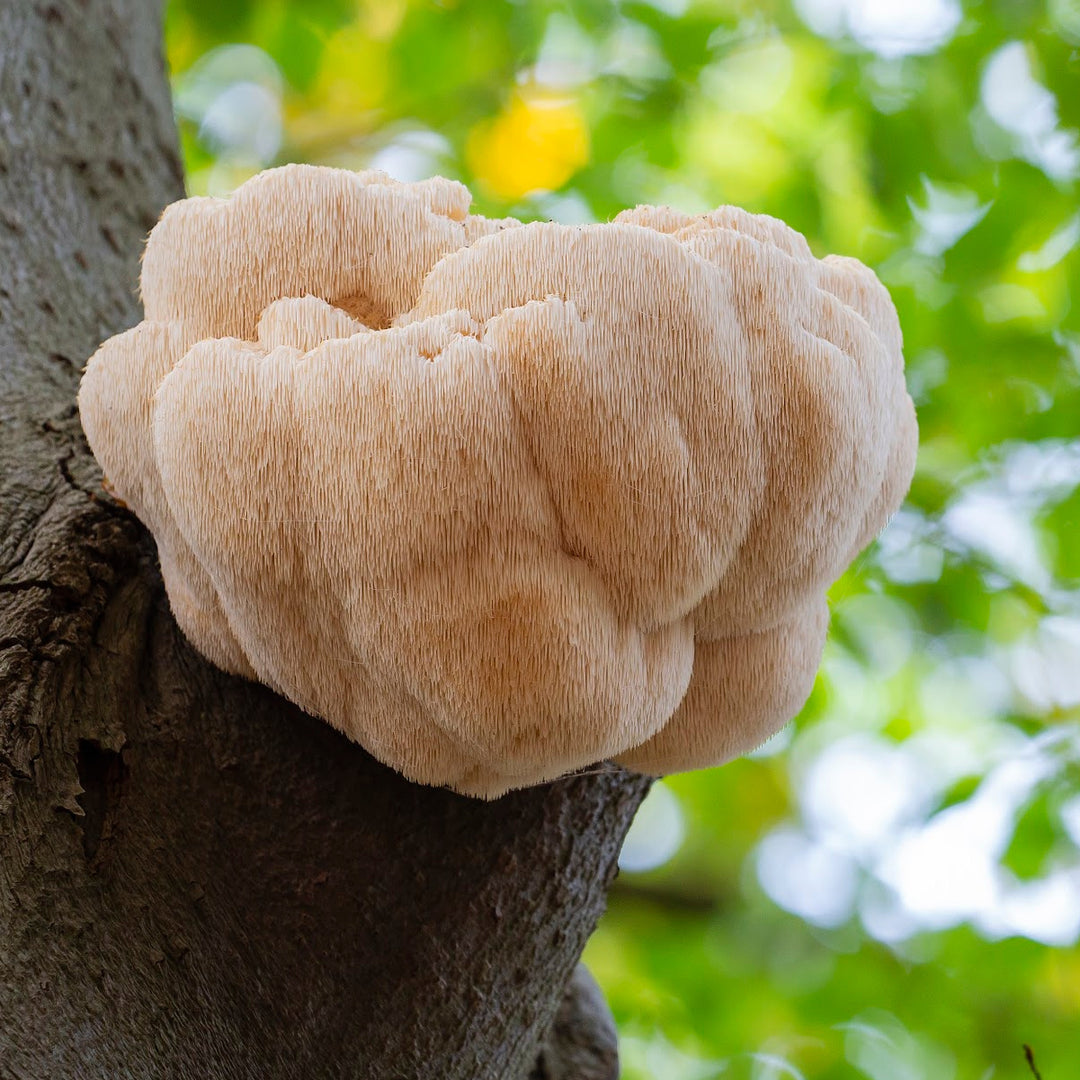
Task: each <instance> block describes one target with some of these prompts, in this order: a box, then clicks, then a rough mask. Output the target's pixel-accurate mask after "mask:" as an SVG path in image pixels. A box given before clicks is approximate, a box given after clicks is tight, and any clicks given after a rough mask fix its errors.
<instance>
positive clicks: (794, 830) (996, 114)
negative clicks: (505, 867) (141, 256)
mask: <svg viewBox="0 0 1080 1080" xmlns="http://www.w3.org/2000/svg"><path fill="white" fill-rule="evenodd" d="M167 44H168V55H169V61H170V64H171V67H172V71H173V77H174V89H175V96H176V106H177V114H178V119H179V121H180V126H181V134H182V139H183V146H184V152H185V157H186V163H187V169H188V177H189V185H190V187H191V189H192V191H194V192H211V193H224V192H227V191H228V190H230V189H231V188H233V187H234V186H235V185H236V184H237V183H239V182H240V181H241V180H243V179H244V178H245V177H246V176H247V175H249V174H250V173H252V172H254V171H256V170H258V169H259V168H263V167H265V166H267V165H271V164H275V163H280V162H284V161H290V160H306V161H315V162H320V163H325V164H334V165H340V166H346V167H352V168H365V167H371V166H374V167H380V168H384V169H386V170H387V171H389V172H391V173H392V174H393V175H396V176H398V177H399V178H400V179H419V178H421V177H423V176H426V175H430V174H432V173H436V172H438V173H442V174H443V175H447V176H452V177H457V178H460V179H462V180H464V181H465V182H466V183H468V184H469V185H470V187H471V188H472V189H473V191H474V192H475V194H476V202H477V209H478V210H479V211H481V212H484V213H488V214H496V215H502V214H505V213H513V214H515V215H517V216H522V217H526V218H535V217H550V218H554V219H557V220H562V221H567V222H578V221H587V220H604V219H606V218H609V217H610V216H612V215H613V214H614V213H616V212H617V211H618V210H620V209H621V208H623V207H625V206H628V205H634V204H635V203H639V202H653V203H669V204H672V205H675V206H678V207H680V208H681V209H684V210H688V211H698V210H703V209H706V208H708V207H712V206H714V205H717V204H721V203H724V202H736V203H740V204H741V205H744V206H746V207H747V208H749V209H751V210H755V211H762V212H766V213H770V214H774V215H776V216H778V217H781V218H783V219H784V220H786V221H788V222H789V223H790V224H792V225H793V226H795V227H796V228H797V229H799V230H800V231H802V232H804V233H805V234H806V236H807V237H808V239H809V240H810V243H811V245H812V246H813V247H814V249H815V250H816V251H817V252H818V253H819V254H821V253H824V252H826V251H834V252H839V253H843V254H847V255H854V256H857V257H858V258H860V259H862V260H864V261H865V262H867V263H868V264H870V265H871V266H873V267H874V268H875V269H876V270H877V272H878V274H879V275H880V276H881V278H882V279H883V280H884V281H885V282H886V284H887V285H888V286H889V287H890V289H891V291H892V294H893V297H894V298H895V301H896V304H897V307H898V309H899V311H900V317H901V323H902V325H903V327H904V332H905V340H906V356H907V363H908V378H909V385H910V388H911V391H912V394H913V396H914V397H915V399H916V402H917V405H918V407H919V417H920V425H921V431H922V450H921V454H920V459H919V467H918V474H917V476H916V479H915V483H914V486H913V488H912V492H911V496H910V498H909V500H908V503H907V504H906V506H905V507H904V509H903V510H902V511H901V512H900V514H898V515H897V517H896V519H895V520H894V521H893V523H892V525H891V526H890V528H889V529H888V530H887V531H886V533H885V534H884V536H883V537H882V538H881V540H880V541H879V542H878V544H877V545H875V547H874V548H872V549H871V550H870V551H869V552H867V553H866V554H864V555H863V556H862V557H861V558H860V560H859V561H858V562H857V564H856V565H855V566H854V567H853V569H852V570H851V571H850V572H849V573H848V574H847V575H846V577H845V578H844V579H843V580H842V581H840V582H839V583H837V585H836V587H835V589H834V590H833V595H832V601H833V612H834V617H833V627H832V633H831V638H830V643H829V646H828V649H827V652H826V657H825V662H824V664H823V667H822V672H821V675H820V677H819V680H818V684H817V686H816V688H815V691H814V694H813V696H812V698H811V700H810V702H809V703H808V705H807V707H806V709H805V710H804V712H803V715H802V716H801V717H800V719H799V721H798V722H797V723H796V724H795V725H794V726H793V727H792V728H789V729H788V730H786V731H785V732H784V733H782V734H781V736H779V737H778V738H777V739H775V740H773V742H772V743H771V744H768V745H767V746H766V747H765V748H764V749H763V750H762V751H761V752H760V753H759V754H758V755H756V756H755V757H753V758H752V759H747V760H743V761H740V762H736V763H734V764H732V765H730V766H728V767H726V768H725V769H723V770H722V771H713V772H708V773H698V774H694V775H689V776H682V777H676V778H673V779H672V780H670V781H668V782H666V783H665V784H663V785H658V787H657V789H656V791H655V793H654V795H653V796H650V799H649V800H648V802H647V803H646V806H645V808H644V810H643V812H642V814H641V815H640V816H639V820H638V822H637V823H636V824H635V828H634V831H633V833H632V835H631V837H630V839H629V841H628V844H627V848H626V849H625V851H624V860H623V862H624V872H623V874H622V876H621V878H620V880H619V882H618V884H617V885H616V888H615V891H614V893H613V896H612V902H611V910H610V912H609V914H608V915H607V916H606V918H605V920H604V921H603V923H602V925H601V927H600V929H599V930H598V932H597V934H596V936H595V938H594V939H593V941H592V943H591V944H590V947H589V950H588V954H587V959H588V961H589V963H590V964H591V965H592V967H593V969H594V971H595V972H596V974H597V976H598V977H599V979H600V981H601V982H602V984H603V985H604V987H605V989H606V991H607V993H608V995H609V998H610V1000H611V1003H612V1006H613V1008H614V1010H615V1013H616V1016H617V1018H618V1020H619V1024H620V1028H621V1033H622V1039H623V1056H624V1060H625V1075H626V1077H627V1078H628V1080H641V1078H645V1077H656V1078H660V1080H691V1078H696V1080H704V1078H707V1077H713V1076H725V1077H752V1078H754V1080H780V1078H783V1077H788V1078H793V1080H799V1078H807V1080H809V1078H811V1077H814V1078H821V1080H838V1078H841V1077H870V1078H871V1080H918V1078H923V1077H925V1078H927V1080H931V1078H932V1080H989V1078H990V1077H994V1078H995V1080H1004V1078H1007V1077H1021V1076H1027V1075H1028V1071H1027V1066H1026V1065H1025V1064H1024V1060H1023V1056H1022V1051H1021V1044H1022V1043H1025V1042H1026V1043H1029V1044H1031V1046H1032V1047H1033V1049H1034V1052H1035V1055H1036V1059H1037V1061H1038V1064H1039V1067H1040V1069H1041V1071H1042V1074H1043V1076H1044V1078H1045V1080H1066V1078H1072V1077H1076V1076H1080V947H1078V941H1080V581H1078V578H1080V441H1078V439H1077V436H1078V431H1080V319H1078V316H1077V313H1076V311H1075V309H1073V307H1072V302H1073V300H1074V298H1076V297H1077V296H1080V276H1078V269H1080V255H1078V252H1080V208H1078V200H1077V178H1078V176H1080V145H1078V141H1077V131H1076V129H1077V128H1078V127H1080V80H1078V76H1080V4H1078V3H1077V0H1053V2H1051V3H1049V4H1046V5H1044V4H1038V3H1032V2H1028V0H982V2H965V3H964V5H963V7H961V6H960V5H959V3H958V0H796V3H795V4H794V6H793V7H792V6H790V5H789V4H787V3H775V2H773V3H763V4H756V5H750V4H739V3H728V2H724V0H653V2H651V3H645V2H636V0H624V2H621V3H619V2H615V0H578V2H566V3H554V2H548V0H541V2H526V0H520V2H509V0H442V2H441V3H438V2H420V0H260V2H256V0H229V2H226V0H173V2H172V3H171V5H170V8H169V13H168V27H167ZM780 751H782V752H780Z"/></svg>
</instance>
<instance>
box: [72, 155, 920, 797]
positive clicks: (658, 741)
mask: <svg viewBox="0 0 1080 1080" xmlns="http://www.w3.org/2000/svg"><path fill="white" fill-rule="evenodd" d="M469 202H470V197H469V193H468V191H467V190H466V189H465V188H464V187H463V186H462V185H460V184H457V183H453V182H451V181H447V180H443V179H441V178H437V179H434V180H431V181H426V182H424V183H420V184H400V183H396V182H394V181H392V180H391V179H389V178H388V177H386V176H385V175H383V174H381V173H374V172H368V173H351V172H347V171H344V170H337V169H326V168H315V167H310V166H296V165H293V166H286V167H285V168H281V169H274V170H271V171H269V172H266V173H263V174H261V175H259V176H257V177H255V178H254V179H252V180H250V181H248V182H247V183H246V184H244V185H243V186H242V187H241V188H240V189H239V190H238V191H237V192H236V193H235V195H234V196H233V197H232V198H231V199H228V200H219V199H204V198H198V199H187V200H184V201H182V202H179V203H176V204H174V205H173V206H171V207H169V208H168V209H167V210H166V211H165V214H164V215H163V217H162V219H161V221H160V222H159V223H158V225H157V226H156V228H155V229H154V230H153V232H152V233H151V235H150V239H149V242H148V244H147V248H146V253H145V258H144V261H143V269H142V294H143V301H144V305H145V311H146V319H145V321H144V322H142V323H140V324H139V325H138V326H136V327H135V328H134V329H132V330H129V331H127V332H126V333H124V334H120V335H118V336H116V337H114V338H111V339H110V340H109V341H107V342H105V344H104V345H102V347H101V348H100V349H99V350H98V352H97V353H96V354H95V355H94V356H93V357H92V358H91V360H90V362H89V364H88V365H87V369H86V373H85V376H84V378H83V382H82V387H81V390H80V394H79V405H80V409H81V413H82V422H83V426H84V428H85V430H86V434H87V437H88V438H89V440H90V444H91V446H92V448H93V450H94V453H95V455H96V456H97V458H98V461H99V462H100V463H101V466H102V468H103V470H104V472H105V474H106V476H107V477H108V479H109V481H110V482H111V484H112V486H113V488H114V489H115V491H116V492H117V494H118V495H119V497H120V498H122V499H123V500H124V501H125V502H126V503H127V504H128V505H129V506H130V507H131V508H132V510H133V511H134V512H135V513H136V514H138V516H139V517H140V518H141V519H142V520H143V521H144V522H145V523H146V525H147V526H148V527H149V528H150V530H151V531H152V532H153V534H154V537H155V539H156V541H157V545H158V551H159V554H160V558H161V567H162V572H163V575H164V579H165V585H166V588H167V590H168V594H169V599H170V602H171V605H172V608H173V611H174V613H175V615H176V619H177V622H178V623H179V625H180V626H181V628H182V629H183V631H184V633H185V634H186V635H187V636H188V638H189V639H190V640H191V642H192V643H193V644H194V645H195V647H196V648H197V649H199V650H200V651H201V652H202V653H203V654H204V655H205V656H207V657H208V658H209V659H210V660H211V661H213V662H214V663H215V664H217V665H219V666H220V667H222V668H224V669H226V670H227V671H231V672H235V673H237V674H240V675H244V676H247V677H248V678H254V679H258V680H259V681H261V682H263V683H265V684H266V685H268V686H270V687H272V688H273V689H274V690H276V691H277V692H278V693H280V694H283V695H284V696H285V697H287V698H289V699H290V700H292V701H294V702H296V703H297V704H298V705H299V706H300V707H302V708H303V709H305V710H306V711H308V712H310V713H312V714H314V715H316V716H320V717H323V718H324V719H326V720H327V721H329V722H330V723H331V724H333V725H334V726H335V727H337V728H339V729H340V730H341V731H343V732H345V734H346V735H348V736H349V737H350V738H352V739H355V740H356V741H357V742H359V743H360V744H362V745H363V746H364V747H365V748H366V749H367V750H368V751H370V752H371V753H372V754H373V755H375V757H377V758H379V759H380V760H381V761H383V762H385V763H387V764H388V765H391V766H393V767H394V768H395V769H398V770H399V771H401V772H402V773H403V774H404V775H405V776H407V777H409V778H411V779H413V780H416V781H420V782H422V783H427V784H441V785H448V786H450V787H452V788H454V789H456V790H457V791H460V792H464V793H468V794H471V795H478V796H481V797H485V798H491V797H495V796H497V795H499V794H501V793H503V792H505V791H507V790H509V789H511V788H517V787H523V786H527V785H530V784H537V783H540V782H542V781H545V780H549V779H551V778H553V777H558V776H560V775H563V774H565V773H567V772H570V771H572V770H576V769H579V768H582V767H583V766H587V765H590V764H592V763H595V762H598V761H602V760H607V759H614V760H616V761H619V762H622V763H624V764H626V765H628V766H630V767H632V768H634V769H638V770H641V771H644V772H649V773H658V774H659V773H667V772H672V771H678V770H683V769H691V768H698V767H702V766H707V765H713V764H717V763H720V762H722V761H725V760H727V759H729V758H731V757H733V756H735V755H737V754H740V753H742V752H745V751H746V750H748V749H751V748H752V747H754V746H755V745H757V744H759V743H760V742H762V741H763V740H764V739H766V738H767V737H768V736H769V735H770V734H772V733H773V732H774V731H776V730H777V729H778V728H779V727H781V726H782V725H783V724H784V723H785V722H786V721H787V720H788V719H790V718H791V716H793V715H794V714H795V713H796V712H797V711H798V709H799V708H800V707H801V705H802V703H803V701H804V700H805V698H806V696H807V694H808V693H809V690H810V686H811V684H812V681H813V677H814V672H815V669H816V667H817V664H818V661H819V658H820V654H821V648H822V644H823V641H824V636H825V630H826V624H827V621H828V614H827V608H826V602H825V591H826V589H827V587H828V586H829V584H830V583H831V582H832V581H834V580H835V579H836V578H837V577H838V576H839V575H840V574H841V573H842V572H843V570H844V568H845V567H846V566H847V565H848V563H849V562H850V561H851V560H852V558H854V556H855V555H856V554H857V553H858V552H859V551H860V550H861V549H862V548H863V547H864V546H865V545H866V544H867V543H868V542H869V541H870V540H871V539H872V538H873V536H874V535H875V534H876V533H877V532H878V531H879V530H880V529H881V527H882V526H883V525H884V523H885V521H886V520H887V518H888V516H889V515H890V514H891V513H892V512H893V510H895V508H896V507H897V505H898V504H899V502H900V501H901V499H902V498H903V495H904V493H905V491H906V489H907V486H908V484H909V482H910V478H911V474H912V470H913V468H914V458H915V447H916V438H917V433H916V424H915V415H914V410H913V407H912V404H911V400H910V398H909V397H908V395H907V393H906V390H905V387H904V375H903V358H902V355H901V339H900V328H899V325H898V323H897V318H896V313H895V311H894V309H893V306H892V303H891V302H890V300H889V296H888V294H887V292H886V291H885V289H884V288H883V287H882V286H881V285H880V284H879V282H878V281H877V279H876V278H875V277H874V275H873V273H872V272H871V271H869V270H868V269H866V268H865V267H864V266H863V265H862V264H861V263H858V262H856V261H855V260H852V259H842V258H836V257H833V256H829V257H828V258H825V259H823V260H818V259H816V258H814V256H813V255H812V254H811V252H810V250H809V248H808V247H807V245H806V242H805V240H804V239H803V238H802V237H801V236H800V235H799V234H798V233H795V232H793V231H792V230H791V229H789V228H787V227H786V226H785V225H783V224H782V223H781V222H779V221H776V220H775V219H772V218H767V217H761V216H755V215H751V214H747V213H745V212H743V211H741V210H737V209H733V208H730V207H725V208H722V209H719V210H716V211H714V212H712V213H709V214H704V215H701V216H697V217H688V216H684V215H682V214H678V213H676V212H674V211H672V210H669V209H666V208H654V207H639V208H638V209H636V210H633V211H629V212H627V213H624V214H620V215H619V216H618V217H617V218H616V219H615V220H614V221H613V222H611V223H608V224H603V225H587V226H577V227H569V226H563V225H556V224H544V223H536V224H529V225H521V224H519V223H517V222H514V221H490V220H487V219H485V218H482V217H476V216H470V215H469V213H468V208H469Z"/></svg>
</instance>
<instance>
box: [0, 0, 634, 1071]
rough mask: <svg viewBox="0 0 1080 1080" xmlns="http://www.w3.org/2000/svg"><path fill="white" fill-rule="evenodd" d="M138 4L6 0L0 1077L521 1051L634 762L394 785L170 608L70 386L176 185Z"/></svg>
mask: <svg viewBox="0 0 1080 1080" xmlns="http://www.w3.org/2000/svg"><path fill="white" fill-rule="evenodd" d="M160 32H161V27H160V12H159V11H158V10H157V5H156V4H153V3H150V2H149V0H53V2H47V0H0V380H2V381H0V424H2V427H0V856H2V862H0V1077H3V1078H4V1080H7V1078H19V1080H25V1078H32V1080H44V1078H51V1077H65V1078H80V1077H105V1076H107V1077H110V1078H112V1077H128V1078H144V1077H146V1078H149V1077H155V1078H156V1077H169V1078H188V1077H192V1078H195V1077H198V1078H203V1077H215V1078H220V1080H228V1078H234V1077H252V1078H255V1077H258V1078H260V1080H266V1078H274V1077H304V1078H319V1077H346V1076H347V1077H353V1078H360V1077H363V1078H368V1077H371V1078H376V1077H388V1078H389V1077H395V1078H396V1077H413V1076H416V1077H420V1076H423V1077H425V1078H427V1077H430V1078H438V1080H456V1078H462V1080H464V1078H468V1080H476V1078H484V1077H493V1078H494V1077H498V1078H500V1080H502V1078H513V1077H517V1076H523V1075H527V1074H528V1073H529V1071H530V1069H532V1068H533V1066H534V1064H535V1062H536V1060H537V1050H538V1046H539V1044H540V1042H541V1040H542V1038H543V1037H544V1035H545V1032H547V1031H549V1029H551V1024H552V1019H553V1017H554V1015H555V1011H556V1008H557V1007H558V1005H559V1002H560V998H561V996H562V989H563V987H564V986H566V984H567V980H568V978H569V976H570V974H571V972H572V971H573V969H574V965H575V962H576V961H577V958H578V956H579V955H580V952H581V949H582V947H583V945H584V943H585V940H586V938H587V936H588V934H589V933H590V931H591V930H592V928H593V926H594V924H595V922H596V920H597V918H598V916H599V914H600V912H601V910H602V908H603V904H604V896H605V893H606V889H607V886H608V884H609V882H610V880H611V877H612V875H613V873H614V869H615V859H616V854H617V851H618V848H619V844H620V842H621V839H622V836H623V834H624V832H625V829H626V828H627V826H628V824H629V822H630V819H631V817H632V815H633V812H634V810H635V808H636V806H637V804H638V803H639V802H640V800H641V798H642V796H643V795H644V792H645V789H646V786H647V785H646V782H645V781H643V780H641V779H639V778H636V777H631V776H629V775H628V774H625V773H622V772H618V771H614V770H608V771H602V772H599V773H598V774H597V775H591V776H583V777H577V778H574V779H570V780H566V781H561V782H558V783H555V784H551V785H548V786H546V787H544V788H540V789H535V790H532V791H529V792H524V793H519V794H515V795H512V796H508V797H507V798H504V799H502V800H501V801H499V802H497V803H494V804H484V803H479V802H474V801H470V800H468V799H464V798H460V797H457V796H454V795H452V794H449V793H446V792H443V791H437V790H432V789H425V788H420V787H416V786H414V785H411V784H408V783H406V782H404V781H403V780H401V779H400V778H399V777H397V776H396V775H394V774H393V773H391V772H389V771H388V770H386V769H384V768H382V767H380V766H379V765H377V764H376V763H375V762H373V761H372V760H371V759H370V758H369V757H368V756H367V755H365V754H364V753H363V752H362V751H360V750H359V749H358V748H357V747H356V746H354V745H352V744H350V743H348V742H347V741H346V740H345V739H343V738H342V737H341V736H339V735H337V734H336V733H335V732H333V731H332V730H331V729H330V728H329V727H327V726H326V725H325V724H323V723H321V722H320V721H317V720H314V719H311V718H310V717H307V716H305V715H303V714H302V713H300V712H299V711H298V710H296V709H295V708H292V707H291V706H289V705H288V704H287V703H285V702H283V701H282V700H281V699H279V698H277V697H275V696H274V695H273V694H271V693H270V692H268V691H267V690H265V689H263V688H261V687H258V686H254V685H251V684H248V683H244V682H242V681H240V680H238V679H233V678H229V677H227V676H224V675H222V674H221V673H220V672H217V671H216V670H214V669H213V668H211V667H210V666H209V665H208V664H206V663H205V662H204V661H202V660H201V659H200V658H199V657H198V656H197V655H195V654H194V653H193V652H192V650H191V649H190V648H189V647H188V646H187V645H186V643H185V642H184V640H183V639H182V637H181V636H180V634H179V632H178V630H177V629H176V626H175V624H174V623H173V621H172V619H171V617H170V615H169V612H168V607H167V604H166V603H165V600H164V596H163V593H162V589H161V584H160V580H159V578H158V575H157V571H156V562H155V557H154V552H153V546H152V544H151V543H150V542H149V539H148V537H147V535H146V534H145V532H144V531H143V530H142V528H141V527H140V526H139V524H138V522H137V521H135V520H134V519H133V518H132V517H131V516H130V515H128V514H127V513H126V512H125V511H123V510H122V509H120V508H118V507H117V506H116V505H115V504H113V503H111V502H110V501H109V500H108V499H107V498H106V497H105V496H104V495H103V494H102V493H101V491H100V487H99V482H100V474H99V473H98V471H97V468H96V466H95V464H94V462H93V459H92V458H91V457H90V455H89V453H88V450H87V448H86V445H85V442H84V441H83V439H82V436H81V431H80V427H79V421H78V417H77V415H76V412H75V406H74V397H75V389H76V385H77V381H78V377H79V371H80V368H81V365H82V363H83V361H84V360H85V358H86V357H87V356H88V355H89V353H90V352H91V351H92V350H93V349H94V347H95V346H96V345H97V344H98V342H99V341H101V340H102V339H103V338H104V337H106V336H107V335H109V334H112V333H115V332H116V331H118V330H120V329H122V328H123V327H125V326H127V325H129V324H131V323H132V322H133V321H135V319H136V318H137V314H138V312H137V300H136V295H135V280H136V272H137V257H138V253H139V250H140V246H141V242H142V239H143V237H144V235H145V233H146V231H147V230H148V229H149V228H150V226H151V225H152V224H153V222H154V220H155V219H156V217H157V214H158V212H159V211H160V209H161V207H162V206H163V205H164V204H165V203H167V202H169V201H170V200H172V199H174V198H176V197H178V196H179V195H180V194H181V183H182V180H181V170H180V165H179V161H178V158H177V153H176V143H175V133H174V129H173V124H172V118H171V113H170V108H169V100H168V91H167V84H166V80H165V73H164V70H163V66H162V61H161V57H160ZM586 1041H587V1040H586Z"/></svg>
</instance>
